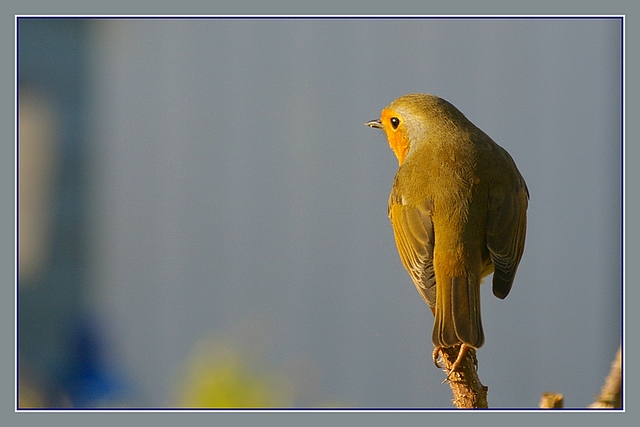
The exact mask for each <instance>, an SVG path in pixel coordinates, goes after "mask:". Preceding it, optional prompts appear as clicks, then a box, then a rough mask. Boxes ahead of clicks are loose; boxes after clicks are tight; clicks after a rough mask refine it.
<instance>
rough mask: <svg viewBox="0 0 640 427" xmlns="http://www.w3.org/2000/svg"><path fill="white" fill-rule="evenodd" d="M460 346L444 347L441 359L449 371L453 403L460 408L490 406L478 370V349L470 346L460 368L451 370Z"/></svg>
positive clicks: (485, 388) (485, 387)
mask: <svg viewBox="0 0 640 427" xmlns="http://www.w3.org/2000/svg"><path fill="white" fill-rule="evenodd" d="M459 350H460V346H456V347H449V348H443V349H442V350H441V352H440V355H441V358H440V359H441V360H442V362H443V363H444V367H445V369H446V372H447V378H448V382H449V386H450V387H451V391H452V392H453V403H454V404H455V405H456V407H458V408H488V407H489V405H488V404H487V390H488V387H487V386H484V385H482V383H481V382H480V378H479V377H478V371H477V359H476V351H475V349H473V348H470V349H469V350H468V351H467V354H466V355H465V356H464V358H463V359H462V363H460V366H459V368H458V370H456V371H454V372H451V367H452V365H453V363H454V362H455V361H456V357H457V356H458V351H459Z"/></svg>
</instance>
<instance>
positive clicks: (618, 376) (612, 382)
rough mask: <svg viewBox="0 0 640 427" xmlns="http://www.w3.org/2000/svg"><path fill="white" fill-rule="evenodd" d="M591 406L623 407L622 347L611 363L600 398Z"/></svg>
mask: <svg viewBox="0 0 640 427" xmlns="http://www.w3.org/2000/svg"><path fill="white" fill-rule="evenodd" d="M589 408H622V348H621V347H618V351H617V352H616V355H615V357H614V359H613V362H612V363H611V370H610V371H609V375H608V376H607V379H606V381H605V383H604V386H602V390H601V391H600V396H598V399H597V400H596V401H595V402H593V403H592V404H591V405H589Z"/></svg>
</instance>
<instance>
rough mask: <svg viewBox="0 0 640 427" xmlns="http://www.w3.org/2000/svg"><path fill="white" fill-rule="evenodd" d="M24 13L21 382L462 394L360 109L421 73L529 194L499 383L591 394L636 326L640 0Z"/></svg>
mask: <svg viewBox="0 0 640 427" xmlns="http://www.w3.org/2000/svg"><path fill="white" fill-rule="evenodd" d="M17 30H18V31H17V36H18V43H17V49H18V112H19V133H18V138H19V142H18V155H19V158H18V161H19V163H18V166H19V175H18V177H19V178H18V179H19V181H18V203H19V205H18V209H19V212H18V214H19V215H18V220H19V225H18V232H19V235H18V238H19V240H18V255H19V276H18V313H17V321H18V385H19V389H18V392H19V406H20V407H74V408H97V407H131V408H147V407H151V408H162V407H296V408H316V407H358V408H418V407H429V408H433V407H435V408H451V407H452V403H451V398H452V396H451V391H450V389H449V386H448V385H446V384H441V381H442V380H443V379H444V374H443V372H442V371H439V370H438V369H436V368H435V367H434V366H433V363H432V361H431V352H432V344H431V339H430V337H431V328H432V324H433V319H432V315H431V313H430V311H429V310H428V308H427V306H426V305H425V304H424V302H423V301H422V299H421V298H420V297H419V295H418V293H417V292H416V290H415V288H414V286H413V284H412V282H411V280H410V278H409V276H408V275H407V273H406V272H405V271H404V270H403V268H402V265H401V263H400V260H399V258H398V255H397V252H396V247H395V244H394V240H393V235H392V230H391V227H390V225H389V221H388V218H387V198H388V194H389V191H390V189H391V185H392V182H393V177H394V174H395V171H396V169H397V161H396V159H395V157H394V156H393V153H392V152H391V151H390V150H389V147H388V145H387V142H386V139H385V138H384V135H383V134H382V132H379V131H375V130H372V129H369V128H367V127H365V126H364V123H365V122H366V121H368V120H371V119H375V118H377V117H378V116H379V113H380V110H381V109H382V108H383V107H385V106H386V105H387V104H388V103H390V102H391V101H392V100H394V99H395V98H397V97H399V96H401V95H403V94H406V93H411V92H427V93H433V94H436V95H439V96H441V97H443V98H445V99H447V100H448V101H450V102H452V103H453V104H454V105H456V106H457V107H458V108H459V109H460V110H461V111H462V112H463V113H464V114H465V115H467V117H468V118H469V119H471V121H473V122H474V123H475V124H476V125H478V126H479V127H480V128H481V129H483V130H484V131H485V132H486V133H488V134H489V135H490V136H491V137H492V138H493V139H494V140H495V141H496V142H497V143H498V144H500V145H502V146H503V147H504V148H506V149H507V151H509V152H510V153H511V155H512V156H513V158H514V159H515V161H516V163H517V165H518V167H519V169H520V171H521V172H522V174H523V176H524V177H525V179H526V181H527V184H528V187H529V190H530V193H531V200H530V205H529V211H528V218H529V226H528V236H527V244H526V249H525V254H524V256H523V259H522V262H521V264H520V268H519V270H518V275H517V277H516V281H515V284H514V287H513V290H512V292H511V294H510V295H509V297H508V298H507V299H506V300H504V301H501V300H497V299H496V298H494V297H493V296H492V294H491V288H490V286H484V287H483V291H482V296H483V301H482V306H483V321H484V326H485V334H486V344H485V345H484V346H483V347H482V348H481V349H480V350H479V351H478V363H479V375H480V378H481V380H482V382H483V383H484V384H485V385H487V386H488V387H489V394H488V399H489V405H490V406H491V407H494V408H531V407H536V406H537V405H538V402H539V399H540V395H541V394H542V393H543V392H545V391H555V392H559V393H563V394H564V396H565V406H567V407H585V406H587V405H588V404H590V403H591V402H592V401H593V400H594V399H595V397H596V395H597V394H598V392H599V390H600V387H601V386H602V384H603V382H604V378H605V376H606V374H607V372H608V371H609V367H610V364H611V362H612V360H613V357H614V354H615V352H616V350H617V348H618V346H619V345H620V342H621V328H622V320H621V319H622V311H621V294H622V293H621V289H622V283H621V282H622V275H621V245H622V238H621V204H622V200H621V176H622V170H621V157H622V90H621V84H622V79H621V78H622V21H621V20H620V19H617V18H569V19H553V18H545V19H543V18H500V19H490V18H482V19H480V18H464V19H453V18H447V19H445V18H422V19H400V18H394V19H373V18H360V19H305V18H296V19H275V18H260V19H240V18H235V19H42V18H20V19H19V20H18V24H17ZM489 280H490V278H489V279H488V280H487V281H489Z"/></svg>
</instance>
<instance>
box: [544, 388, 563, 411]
mask: <svg viewBox="0 0 640 427" xmlns="http://www.w3.org/2000/svg"><path fill="white" fill-rule="evenodd" d="M538 406H540V407H541V408H548V409H554V408H562V407H564V397H563V396H562V394H560V393H552V392H550V391H548V392H546V393H543V394H542V397H541V398H540V404H539V405H538Z"/></svg>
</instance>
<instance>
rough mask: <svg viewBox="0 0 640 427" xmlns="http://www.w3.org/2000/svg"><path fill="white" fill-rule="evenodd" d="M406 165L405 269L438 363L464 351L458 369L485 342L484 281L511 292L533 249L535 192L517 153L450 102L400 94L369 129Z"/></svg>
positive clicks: (401, 180) (402, 175)
mask: <svg viewBox="0 0 640 427" xmlns="http://www.w3.org/2000/svg"><path fill="white" fill-rule="evenodd" d="M365 125H366V126H369V127H371V128H376V129H381V130H383V131H384V133H385V134H386V137H387V140H388V142H389V146H390V148H391V150H392V151H393V152H394V154H395V156H396V158H397V159H398V170H397V173H396V175H395V178H394V181H393V186H392V189H391V194H390V195H389V202H388V216H389V220H390V222H391V226H392V228H393V234H394V238H395V243H396V246H397V249H398V254H399V255H400V260H401V262H402V265H403V266H404V268H405V269H406V270H407V272H408V273H409V276H410V277H411V279H412V281H413V283H414V284H415V287H416V288H417V290H418V292H419V294H420V295H421V296H422V298H423V299H424V301H425V302H426V303H427V305H428V306H429V308H430V309H431V312H432V313H433V315H434V324H433V331H432V336H431V338H432V342H433V345H434V351H433V362H434V363H435V365H436V366H437V367H438V368H441V366H440V365H439V363H438V356H439V354H440V352H441V351H442V349H445V348H449V347H455V346H460V349H459V351H458V355H457V357H456V360H455V362H454V363H453V364H452V367H451V370H450V372H453V371H455V370H456V369H458V368H459V366H460V363H461V361H462V359H463V356H464V354H465V353H466V352H467V351H468V350H469V349H470V348H473V349H478V348H480V347H481V346H482V345H483V343H484V340H485V336H484V331H483V328H482V319H481V311H480V308H481V307H480V283H481V281H482V279H483V278H484V277H486V276H488V275H490V274H492V273H493V280H492V282H493V286H492V290H493V294H494V295H495V296H496V297H498V298H500V299H504V298H506V296H507V295H508V294H509V292H510V290H511V287H512V284H513V281H514V278H515V275H516V270H517V268H518V265H519V263H520V260H521V258H522V254H523V252H524V244H525V236H526V228H527V207H528V203H529V190H528V188H527V185H526V183H525V180H524V178H523V177H522V175H521V174H520V171H519V170H518V168H517V167H516V164H515V162H514V160H513V159H512V157H511V156H510V155H509V153H508V152H507V151H506V150H505V149H503V148H502V147H500V146H499V145H498V144H496V143H495V142H494V141H493V140H492V139H491V138H490V137H489V136H488V135H487V134H486V133H484V132H483V131H482V130H480V129H479V128H478V127H477V126H475V125H474V124H473V123H472V122H471V121H470V120H469V119H467V118H466V117H465V115H464V114H462V113H461V112H460V111H459V110H458V109H457V108H456V107H454V106H453V105H452V104H451V103H449V102H448V101H446V100H444V99H442V98H440V97H438V96H435V95H429V94H423V93H414V94H408V95H404V96H401V97H400V98H398V99H396V100H395V101H393V102H391V104H389V105H388V106H387V107H386V108H384V109H383V110H382V112H381V114H380V118H379V119H376V120H371V121H368V122H366V123H365Z"/></svg>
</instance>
